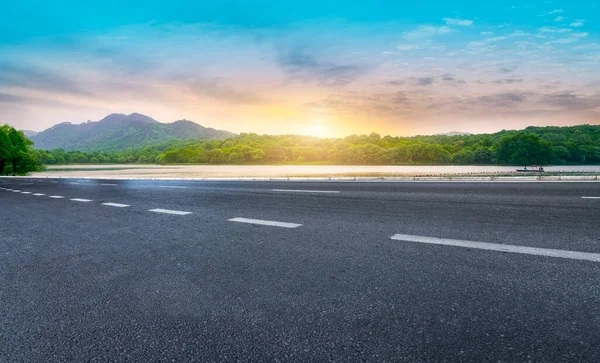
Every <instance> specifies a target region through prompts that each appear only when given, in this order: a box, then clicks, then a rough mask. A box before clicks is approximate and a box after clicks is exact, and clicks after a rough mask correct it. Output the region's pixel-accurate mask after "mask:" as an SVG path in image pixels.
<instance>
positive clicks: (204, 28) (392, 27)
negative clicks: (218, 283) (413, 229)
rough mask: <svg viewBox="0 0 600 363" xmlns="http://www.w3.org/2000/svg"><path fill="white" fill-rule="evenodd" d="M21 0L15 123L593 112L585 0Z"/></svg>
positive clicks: (500, 123) (597, 91)
mask: <svg viewBox="0 0 600 363" xmlns="http://www.w3.org/2000/svg"><path fill="white" fill-rule="evenodd" d="M27 3H28V5H24V4H21V3H17V2H5V3H3V4H2V5H0V34H1V35H0V47H1V49H2V60H1V61H0V107H1V108H2V112H1V113H0V123H9V124H12V125H14V126H16V127H18V128H23V129H32V130H42V129H45V128H47V127H50V126H52V125H54V124H56V123H60V122H73V123H80V122H85V121H87V120H99V119H101V118H102V117H104V116H105V115H107V114H109V113H113V112H118V113H125V114H129V113H133V112H141V113H144V114H149V115H152V116H153V117H155V118H156V119H157V120H159V121H161V122H172V121H175V120H179V119H187V120H192V121H194V122H197V123H200V124H202V125H204V126H207V127H213V128H219V129H225V130H229V131H232V132H236V133H240V132H256V133H269V134H287V133H298V134H306V135H313V136H320V137H325V136H345V135H348V134H351V133H370V132H379V133H382V134H392V135H415V134H432V133H444V132H448V131H464V132H495V131H498V130H501V129H504V128H508V129H518V128H523V127H526V126H530V125H574V124H582V123H589V124H598V123H599V122H600V121H599V120H600V117H599V115H600V67H598V64H599V62H600V39H599V24H598V22H597V21H596V20H595V19H593V18H592V17H590V14H596V13H598V12H599V11H600V9H599V8H598V4H597V2H594V1H584V0H582V1H577V2H572V1H553V2H546V1H532V2H530V3H528V4H526V5H522V4H520V3H519V2H508V1H505V0H502V1H496V2H493V3H490V4H487V5H481V3H480V2H475V1H464V2H460V3H450V2H446V1H433V0H428V1H424V2H417V3H405V2H401V1H396V2H374V3H370V2H366V3H360V4H358V3H357V4H355V5H349V4H348V2H341V1H325V2H322V1H319V2H308V3H304V2H303V3H300V2H298V3H289V2H285V3H279V2H271V1H250V2H248V1H244V2H236V1H234V2H227V3H223V4H220V3H212V2H211V3H205V2H199V3H197V4H195V5H191V4H186V5H185V6H184V5H183V4H178V2H176V1H175V2H171V3H170V4H168V5H165V4H161V5H160V6H158V5H155V4H148V3H146V2H142V3H139V4H137V5H136V4H129V3H128V5H125V4H123V3H121V2H116V1H108V2H107V3H102V6H97V7H94V9H95V10H94V11H88V9H86V8H85V5H84V4H82V3H79V2H75V1H62V2H53V1H50V2H44V3H43V4H44V5H43V6H34V5H32V4H29V2H27ZM474 4H478V6H474ZM165 7H166V8H165ZM140 8H142V9H143V10H139V9H140ZM65 9H69V10H65ZM232 14H238V15H236V16H233V15H232ZM15 15H18V16H15Z"/></svg>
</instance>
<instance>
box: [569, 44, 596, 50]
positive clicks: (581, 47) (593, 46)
mask: <svg viewBox="0 0 600 363" xmlns="http://www.w3.org/2000/svg"><path fill="white" fill-rule="evenodd" d="M573 49H574V50H600V44H597V43H591V44H582V45H578V46H576V47H573Z"/></svg>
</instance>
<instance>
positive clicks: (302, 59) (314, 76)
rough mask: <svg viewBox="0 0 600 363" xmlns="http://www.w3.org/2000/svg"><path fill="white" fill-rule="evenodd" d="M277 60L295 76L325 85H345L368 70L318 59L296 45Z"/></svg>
mask: <svg viewBox="0 0 600 363" xmlns="http://www.w3.org/2000/svg"><path fill="white" fill-rule="evenodd" d="M277 62H278V63H279V65H280V66H281V67H282V68H283V69H284V70H285V71H286V72H287V73H289V74H291V75H292V76H293V77H295V78H300V79H304V80H317V81H318V82H319V83H320V84H321V85H326V86H343V85H346V84H348V83H351V82H352V81H354V80H355V79H356V78H357V77H359V76H361V75H363V74H365V73H366V72H367V71H368V69H367V67H366V66H363V65H358V64H345V65H337V64H332V63H328V62H322V61H319V60H317V59H316V57H314V56H313V55H311V54H309V53H308V52H307V51H306V50H305V49H304V48H298V47H297V48H293V49H291V50H289V51H283V52H281V53H280V54H279V57H278V58H277Z"/></svg>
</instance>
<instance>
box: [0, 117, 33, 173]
mask: <svg viewBox="0 0 600 363" xmlns="http://www.w3.org/2000/svg"><path fill="white" fill-rule="evenodd" d="M32 146H33V142H31V140H29V139H28V138H26V137H25V135H24V134H23V132H21V131H18V130H16V129H14V128H13V127H10V126H8V125H0V175H25V174H27V173H28V172H30V171H38V170H40V160H39V159H38V158H37V156H38V155H39V154H40V152H39V151H36V150H34V149H33V148H32Z"/></svg>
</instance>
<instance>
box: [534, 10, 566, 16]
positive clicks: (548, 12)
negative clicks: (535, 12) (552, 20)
mask: <svg viewBox="0 0 600 363" xmlns="http://www.w3.org/2000/svg"><path fill="white" fill-rule="evenodd" d="M563 12H564V10H563V9H554V10H552V11H546V12H543V13H541V14H540V16H548V15H553V14H560V13H563Z"/></svg>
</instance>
